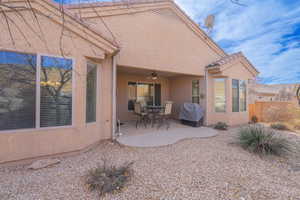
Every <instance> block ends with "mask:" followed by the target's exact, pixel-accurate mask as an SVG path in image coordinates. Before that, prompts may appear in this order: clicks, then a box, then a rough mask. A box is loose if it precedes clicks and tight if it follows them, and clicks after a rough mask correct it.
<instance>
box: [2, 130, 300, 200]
mask: <svg viewBox="0 0 300 200" xmlns="http://www.w3.org/2000/svg"><path fill="white" fill-rule="evenodd" d="M233 132H234V131H233V130H231V131H225V132H221V133H220V134H219V135H218V136H216V137H213V138H208V139H190V140H185V141H181V142H179V143H177V144H174V145H170V146H166V147H160V148H130V147H122V146H120V145H118V144H113V143H110V142H104V143H102V144H101V145H99V147H97V148H96V149H93V150H91V151H89V152H87V153H82V154H80V155H77V156H73V157H69V158H65V159H62V162H61V163H60V164H59V165H56V166H54V167H50V168H45V169H41V170H37V171H30V170H27V169H26V167H25V166H19V167H1V168H0V177H1V182H0V199H1V200H2V199H3V200H9V199H20V200H23V199H24V200H27V199H28V200H35V199H49V200H54V199H63V200H65V199H72V200H77V199H79V200H84V199H88V200H89V199H99V197H97V195H96V194H95V193H91V192H89V191H87V189H86V187H85V185H84V175H85V174H86V173H87V171H88V170H89V169H91V168H93V167H95V166H97V164H100V163H101V162H102V159H103V157H105V158H106V159H107V160H108V161H111V162H112V163H114V164H117V165H118V164H122V163H124V162H129V161H134V165H133V167H132V168H133V170H134V177H133V178H132V180H131V181H130V183H129V184H128V186H127V187H126V188H125V189H124V190H123V191H122V192H121V193H117V194H113V195H107V196H105V197H104V198H102V199H104V200H109V199H111V200H123V199H126V200H144V199H145V200H179V199H180V200H181V199H184V200H188V199H194V200H199V199H201V200H219V199H224V200H264V199H266V200H270V199H272V200H277V199H282V200H300V171H296V170H292V169H291V166H290V164H289V161H288V160H286V159H279V158H275V157H267V158H263V159H262V158H260V157H258V156H256V155H253V154H250V153H248V152H246V151H244V150H243V149H241V148H240V147H238V146H236V145H234V144H232V141H233V137H232V136H233ZM295 137H298V136H295Z"/></svg>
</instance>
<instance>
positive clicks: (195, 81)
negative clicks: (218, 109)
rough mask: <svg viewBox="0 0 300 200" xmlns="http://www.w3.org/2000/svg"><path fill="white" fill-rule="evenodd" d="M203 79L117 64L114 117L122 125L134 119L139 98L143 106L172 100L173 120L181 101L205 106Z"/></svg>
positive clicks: (158, 105) (162, 103)
mask: <svg viewBox="0 0 300 200" xmlns="http://www.w3.org/2000/svg"><path fill="white" fill-rule="evenodd" d="M204 83H205V82H204V77H203V76H194V75H189V74H180V73H175V72H167V71H158V70H150V69H143V68H135V67H124V66H118V67H117V91H116V93H117V95H116V102H117V105H116V113H117V120H119V121H120V122H121V123H122V124H125V125H129V124H133V121H136V119H137V116H136V115H135V113H134V104H135V102H139V103H140V104H141V105H142V107H143V109H145V108H147V107H148V108H149V107H151V106H154V107H155V106H156V107H162V108H163V107H164V106H165V105H166V102H172V109H171V117H170V118H172V119H175V120H177V119H178V115H179V111H180V107H181V106H182V105H183V103H197V104H199V105H200V106H201V107H202V108H203V109H204V110H205V84H204ZM175 124H176V123H175ZM173 125H174V123H172V124H171V127H172V126H173ZM154 126H155V127H156V126H157V125H154ZM133 127H134V125H133ZM147 129H148V128H147Z"/></svg>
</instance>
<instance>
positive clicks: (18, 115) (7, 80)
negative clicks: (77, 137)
mask: <svg viewBox="0 0 300 200" xmlns="http://www.w3.org/2000/svg"><path fill="white" fill-rule="evenodd" d="M38 60H40V62H38ZM72 65H73V63H72V60H71V59H65V58H56V57H49V56H40V55H32V54H24V53H15V52H8V51H0V76H1V79H0V130H11V129H25V128H39V127H51V126H64V125H71V124H72Z"/></svg>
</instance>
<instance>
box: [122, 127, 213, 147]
mask: <svg viewBox="0 0 300 200" xmlns="http://www.w3.org/2000/svg"><path fill="white" fill-rule="evenodd" d="M217 134H218V131H216V130H214V129H212V128H208V127H199V128H192V127H191V128H190V127H186V128H176V129H169V130H166V129H161V130H156V131H153V132H150V133H146V134H139V135H122V136H120V137H118V138H117V141H118V142H119V143H120V144H123V145H126V146H132V147H160V146H166V145H170V144H175V143H176V142H178V141H180V140H183V139H189V138H208V137H213V136H216V135H217Z"/></svg>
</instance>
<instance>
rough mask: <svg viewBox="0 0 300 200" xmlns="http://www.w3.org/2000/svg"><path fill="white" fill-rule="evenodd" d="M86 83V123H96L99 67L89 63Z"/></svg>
mask: <svg viewBox="0 0 300 200" xmlns="http://www.w3.org/2000/svg"><path fill="white" fill-rule="evenodd" d="M86 81H87V83H86V122H95V121H96V103H97V65H96V64H91V63H88V65H87V80H86Z"/></svg>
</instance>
